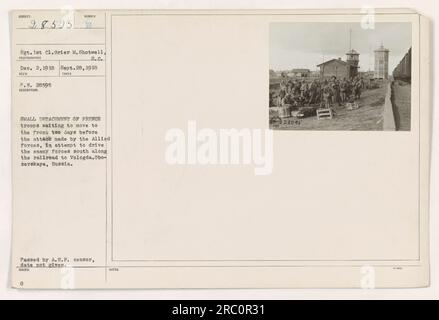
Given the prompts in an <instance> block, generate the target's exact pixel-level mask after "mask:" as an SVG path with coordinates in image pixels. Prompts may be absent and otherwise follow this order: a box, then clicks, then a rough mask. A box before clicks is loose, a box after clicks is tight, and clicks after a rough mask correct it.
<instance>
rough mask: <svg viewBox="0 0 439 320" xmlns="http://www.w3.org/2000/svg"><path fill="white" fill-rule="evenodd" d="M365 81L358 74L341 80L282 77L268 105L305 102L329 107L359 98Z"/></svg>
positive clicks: (301, 104)
mask: <svg viewBox="0 0 439 320" xmlns="http://www.w3.org/2000/svg"><path fill="white" fill-rule="evenodd" d="M364 86H365V83H364V81H363V79H362V78H361V77H360V76H356V77H354V78H352V79H346V78H343V79H342V80H339V79H337V78H336V77H332V78H331V79H314V80H312V81H308V82H307V81H305V80H297V79H283V80H282V81H281V83H280V90H279V92H278V93H277V94H274V93H270V107H280V106H285V105H290V106H292V107H299V106H303V105H305V104H308V105H312V104H314V105H320V107H324V108H330V107H332V106H335V105H338V106H340V105H342V103H346V102H355V100H357V99H360V97H361V91H362V90H363V88H364Z"/></svg>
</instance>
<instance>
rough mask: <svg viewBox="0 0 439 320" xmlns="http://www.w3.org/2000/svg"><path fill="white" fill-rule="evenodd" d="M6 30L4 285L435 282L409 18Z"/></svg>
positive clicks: (20, 17) (128, 21) (275, 15)
mask: <svg viewBox="0 0 439 320" xmlns="http://www.w3.org/2000/svg"><path fill="white" fill-rule="evenodd" d="M11 33H12V98H13V105H12V112H13V118H12V123H13V141H12V147H13V153H12V154H13V210H14V217H13V253H12V256H13V257H12V265H11V270H12V284H11V285H12V286H13V287H14V288H24V289H33V288H56V289H58V288H60V289H77V288H78V289H81V288H305V287H307V288H313V287H319V288H326V287H337V288H374V287H377V288H393V287H395V288H396V287H422V286H427V285H428V284H429V251H428V190H429V182H428V180H429V147H430V145H429V143H430V140H429V139H430V133H429V132H430V131H429V123H430V92H429V87H430V35H429V23H428V21H427V20H426V19H425V18H423V17H422V16H420V15H419V14H417V13H416V12H413V11H410V10H396V9H395V10H378V11H364V10H363V11H362V10H322V11H310V10H305V11H113V10H108V11H90V10H74V11H55V10H53V11H52V10H50V11H14V12H12V13H11ZM322 34H323V35H322ZM395 70H396V71H395Z"/></svg>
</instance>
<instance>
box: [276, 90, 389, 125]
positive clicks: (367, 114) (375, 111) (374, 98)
mask: <svg viewBox="0 0 439 320" xmlns="http://www.w3.org/2000/svg"><path fill="white" fill-rule="evenodd" d="M385 95H386V85H385V84H382V85H381V87H380V88H378V89H372V90H365V91H363V92H362V95H361V99H360V100H359V101H358V102H359V105H360V108H359V109H356V110H351V111H349V110H347V109H346V108H345V107H339V106H336V107H335V112H336V115H335V117H334V118H332V119H320V120H319V119H317V117H316V116H313V117H309V118H304V119H296V118H293V117H291V118H284V119H283V124H282V125H281V126H282V128H276V130H359V131H369V130H382V129H383V118H382V113H383V109H384V98H385Z"/></svg>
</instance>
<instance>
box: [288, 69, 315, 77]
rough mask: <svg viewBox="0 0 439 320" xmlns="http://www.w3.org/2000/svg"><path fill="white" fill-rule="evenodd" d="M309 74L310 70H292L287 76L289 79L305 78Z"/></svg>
mask: <svg viewBox="0 0 439 320" xmlns="http://www.w3.org/2000/svg"><path fill="white" fill-rule="evenodd" d="M310 73H311V70H309V69H293V70H291V71H290V72H289V73H288V74H287V75H288V76H289V77H296V78H305V77H308V76H309V74H310Z"/></svg>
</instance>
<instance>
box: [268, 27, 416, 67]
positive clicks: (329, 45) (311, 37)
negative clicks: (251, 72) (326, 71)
mask: <svg viewBox="0 0 439 320" xmlns="http://www.w3.org/2000/svg"><path fill="white" fill-rule="evenodd" d="M350 30H351V34H352V37H351V39H352V40H351V46H352V49H354V50H355V51H357V52H358V53H360V64H359V65H360V71H368V70H373V69H374V50H375V49H377V48H378V47H380V46H381V44H383V45H384V47H385V48H387V49H389V50H390V52H389V73H391V72H392V70H393V69H394V68H395V67H396V66H397V64H398V63H399V61H400V60H401V59H402V58H403V57H404V55H405V54H406V52H407V51H408V49H409V48H410V47H411V42H412V39H411V38H412V37H411V34H412V30H411V23H408V22H397V23H393V22H392V23H376V24H375V29H363V28H362V27H361V24H360V23H341V22H335V23H326V22H324V23H318V22H317V23H316V22H309V23H302V22H285V23H283V22H281V23H272V24H271V25H270V69H273V70H276V71H279V70H290V69H294V68H305V69H310V70H317V69H318V68H317V65H318V64H320V63H322V62H323V61H328V60H330V59H334V58H339V57H341V58H342V59H343V60H344V61H346V52H347V51H349V34H350Z"/></svg>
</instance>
